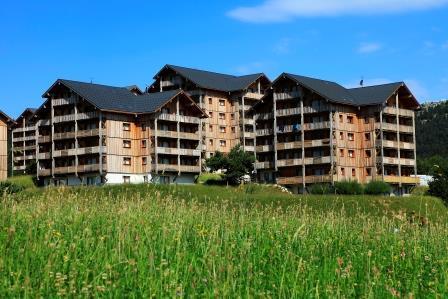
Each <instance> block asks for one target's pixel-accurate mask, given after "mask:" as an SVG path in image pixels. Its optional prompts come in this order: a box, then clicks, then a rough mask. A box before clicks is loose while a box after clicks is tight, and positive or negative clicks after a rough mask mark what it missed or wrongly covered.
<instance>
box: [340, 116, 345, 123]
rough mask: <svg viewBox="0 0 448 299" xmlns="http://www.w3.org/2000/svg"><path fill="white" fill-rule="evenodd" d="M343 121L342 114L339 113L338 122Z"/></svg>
mask: <svg viewBox="0 0 448 299" xmlns="http://www.w3.org/2000/svg"><path fill="white" fill-rule="evenodd" d="M343 121H344V115H342V114H339V122H340V123H341V122H343Z"/></svg>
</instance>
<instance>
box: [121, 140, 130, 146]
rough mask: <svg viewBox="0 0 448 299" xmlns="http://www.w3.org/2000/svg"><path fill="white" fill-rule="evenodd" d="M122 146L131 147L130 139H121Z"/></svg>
mask: <svg viewBox="0 0 448 299" xmlns="http://www.w3.org/2000/svg"><path fill="white" fill-rule="evenodd" d="M123 147H124V148H131V140H123Z"/></svg>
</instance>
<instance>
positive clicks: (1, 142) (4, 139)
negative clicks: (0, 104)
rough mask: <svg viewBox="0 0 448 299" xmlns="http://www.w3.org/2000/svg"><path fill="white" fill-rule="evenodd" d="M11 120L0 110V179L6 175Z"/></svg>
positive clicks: (3, 178)
mask: <svg viewBox="0 0 448 299" xmlns="http://www.w3.org/2000/svg"><path fill="white" fill-rule="evenodd" d="M13 123H14V122H13V120H12V119H11V118H10V117H9V116H8V115H6V114H5V113H4V112H3V111H1V110H0V181H3V180H6V178H7V177H8V160H9V159H8V140H9V138H10V137H9V135H10V126H11V125H12V124H13Z"/></svg>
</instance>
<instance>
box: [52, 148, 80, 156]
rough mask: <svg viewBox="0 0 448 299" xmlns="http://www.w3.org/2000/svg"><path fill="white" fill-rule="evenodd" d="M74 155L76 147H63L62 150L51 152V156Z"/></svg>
mask: <svg viewBox="0 0 448 299" xmlns="http://www.w3.org/2000/svg"><path fill="white" fill-rule="evenodd" d="M75 155H76V149H75V148H71V149H64V150H55V151H54V152H53V158H57V157H68V156H75Z"/></svg>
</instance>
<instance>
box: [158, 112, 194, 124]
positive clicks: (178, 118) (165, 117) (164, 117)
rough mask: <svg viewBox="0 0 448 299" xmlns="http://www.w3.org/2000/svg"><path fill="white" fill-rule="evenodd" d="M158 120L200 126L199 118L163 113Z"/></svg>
mask: <svg viewBox="0 0 448 299" xmlns="http://www.w3.org/2000/svg"><path fill="white" fill-rule="evenodd" d="M157 119H158V120H168V121H179V122H182V123H190V124H199V122H200V119H199V118H198V117H193V116H186V115H177V114H168V113H161V114H159V116H158V117H157Z"/></svg>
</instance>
